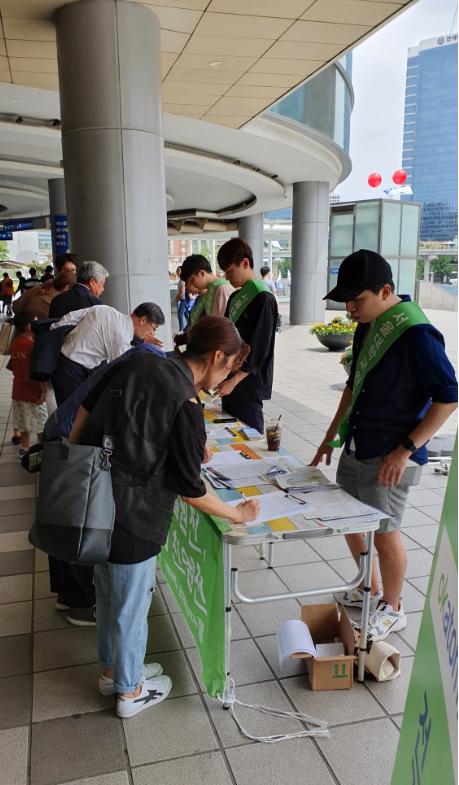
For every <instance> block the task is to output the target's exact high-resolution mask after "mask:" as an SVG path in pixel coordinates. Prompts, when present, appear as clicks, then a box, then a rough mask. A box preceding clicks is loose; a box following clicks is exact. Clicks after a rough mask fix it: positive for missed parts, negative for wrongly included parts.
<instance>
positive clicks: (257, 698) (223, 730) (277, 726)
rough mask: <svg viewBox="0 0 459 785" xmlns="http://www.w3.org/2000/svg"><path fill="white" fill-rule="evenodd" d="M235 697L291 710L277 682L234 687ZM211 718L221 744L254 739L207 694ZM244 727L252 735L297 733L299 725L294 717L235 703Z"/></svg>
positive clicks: (244, 742) (242, 742)
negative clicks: (244, 732)
mask: <svg viewBox="0 0 459 785" xmlns="http://www.w3.org/2000/svg"><path fill="white" fill-rule="evenodd" d="M236 698H237V699H238V700H240V701H242V702H243V703H247V704H250V705H255V704H256V705H261V706H270V707H272V708H274V709H279V710H280V711H293V709H292V706H291V705H290V702H289V701H288V699H287V698H286V697H285V694H284V693H283V692H282V689H281V688H280V686H279V684H278V683H277V682H276V681H265V682H263V683H262V684H251V685H248V686H245V687H241V686H238V687H236ZM206 703H207V706H208V708H209V711H210V714H211V717H212V720H213V722H214V725H215V728H216V730H217V734H218V736H219V738H220V741H221V743H222V745H223V746H224V747H225V748H226V749H227V748H228V747H237V746H239V745H241V744H252V743H253V742H252V741H251V740H250V739H248V738H247V737H246V736H244V735H243V734H242V733H241V731H240V730H239V728H238V726H237V725H236V723H235V722H234V719H233V717H232V716H231V714H230V712H229V711H224V710H223V708H222V704H221V703H220V702H219V701H217V700H214V699H212V698H209V697H206ZM234 711H235V713H236V715H237V718H238V720H239V721H240V723H241V725H242V727H243V728H245V729H246V730H247V731H248V732H249V733H250V734H252V735H254V736H272V735H273V734H276V733H296V732H297V731H299V730H301V726H300V725H299V724H298V722H295V720H293V719H288V718H280V717H274V716H273V715H271V714H264V713H261V712H259V711H255V710H254V709H249V708H247V707H246V706H239V705H237V704H236V705H235V706H234Z"/></svg>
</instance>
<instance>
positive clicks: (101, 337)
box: [52, 305, 134, 368]
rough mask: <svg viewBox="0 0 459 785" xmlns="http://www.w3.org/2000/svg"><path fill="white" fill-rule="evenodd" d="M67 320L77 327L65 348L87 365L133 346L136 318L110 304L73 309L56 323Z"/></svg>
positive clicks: (66, 338) (93, 366)
mask: <svg viewBox="0 0 459 785" xmlns="http://www.w3.org/2000/svg"><path fill="white" fill-rule="evenodd" d="M67 324H76V327H75V328H74V329H73V330H72V331H71V332H70V333H69V334H68V335H66V337H65V339H64V343H63V346H62V349H61V352H62V354H63V355H64V356H65V357H67V358H68V359H69V360H73V362H75V363H79V364H80V365H83V366H84V367H85V368H96V367H97V366H98V365H100V364H101V363H102V362H104V360H105V361H107V362H111V361H112V360H115V359H116V358H117V357H120V355H122V354H124V352H126V351H127V350H128V349H130V348H131V341H132V339H133V337H134V324H133V322H132V319H131V317H130V316H126V314H124V313H120V312H119V311H117V310H116V308H112V307H111V306H110V305H93V306H92V308H82V309H81V310H79V311H71V312H70V313H67V314H66V315H65V316H63V317H62V318H61V319H59V321H58V322H55V323H54V324H53V325H52V327H63V326H65V325H67Z"/></svg>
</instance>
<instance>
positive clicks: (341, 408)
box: [325, 384, 352, 440]
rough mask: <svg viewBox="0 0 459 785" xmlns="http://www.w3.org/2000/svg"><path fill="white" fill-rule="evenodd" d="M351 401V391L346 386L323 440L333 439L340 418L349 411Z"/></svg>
mask: <svg viewBox="0 0 459 785" xmlns="http://www.w3.org/2000/svg"><path fill="white" fill-rule="evenodd" d="M351 400H352V390H351V388H350V387H348V386H347V384H346V386H345V388H344V390H343V394H342V396H341V400H340V402H339V405H338V408H337V410H336V414H335V416H334V417H333V420H332V421H331V423H330V425H329V426H328V428H327V432H326V434H325V439H327V440H330V439H334V438H335V436H336V434H337V432H338V425H339V424H340V422H341V420H342V418H343V417H344V415H345V414H346V412H347V410H348V409H349V406H350V405H351Z"/></svg>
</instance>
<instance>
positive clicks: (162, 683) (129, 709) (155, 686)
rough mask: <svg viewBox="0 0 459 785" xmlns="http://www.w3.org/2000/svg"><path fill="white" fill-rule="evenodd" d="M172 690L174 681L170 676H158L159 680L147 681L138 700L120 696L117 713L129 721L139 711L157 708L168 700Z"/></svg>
mask: <svg viewBox="0 0 459 785" xmlns="http://www.w3.org/2000/svg"><path fill="white" fill-rule="evenodd" d="M171 689H172V681H171V680H170V678H169V676H158V678H157V679H149V680H148V681H147V680H145V681H144V683H143V684H142V690H141V693H140V695H138V696H137V698H125V697H124V696H121V695H119V696H118V701H117V704H116V713H117V715H118V717H121V719H122V720H126V719H129V717H133V716H134V715H135V714H138V713H139V711H143V710H144V709H149V708H151V707H152V706H157V704H158V703H162V702H163V701H164V700H166V698H167V696H168V695H169V693H170V691H171Z"/></svg>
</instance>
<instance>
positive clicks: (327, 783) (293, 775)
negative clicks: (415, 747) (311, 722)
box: [227, 739, 379, 785]
mask: <svg viewBox="0 0 459 785" xmlns="http://www.w3.org/2000/svg"><path fill="white" fill-rule="evenodd" d="M281 747H282V752H281V754H279V752H280V751H279V744H249V745H247V746H244V747H238V748H236V749H231V750H228V751H227V757H228V760H229V764H230V766H231V770H232V772H233V774H234V778H235V780H236V783H237V785H249V784H250V785H299V783H301V785H319V783H320V785H334V780H333V778H332V776H331V774H330V772H329V771H328V769H327V766H326V764H325V763H324V761H323V760H322V758H321V757H320V755H319V753H318V752H317V750H316V749H315V747H314V746H313V744H312V742H311V740H310V739H292V740H291V741H287V742H283V743H282V744H281ZM341 754H342V748H341ZM378 785H379V783H378Z"/></svg>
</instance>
